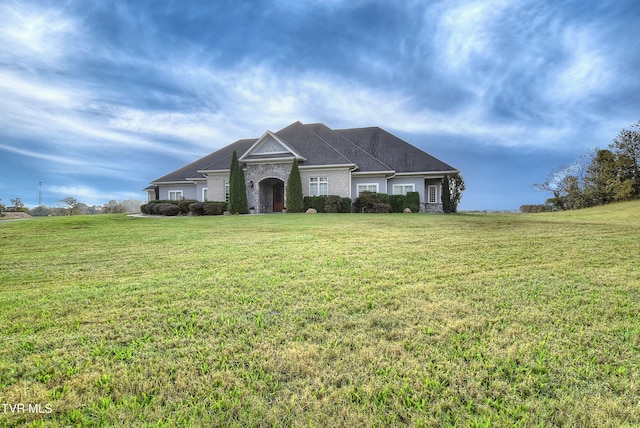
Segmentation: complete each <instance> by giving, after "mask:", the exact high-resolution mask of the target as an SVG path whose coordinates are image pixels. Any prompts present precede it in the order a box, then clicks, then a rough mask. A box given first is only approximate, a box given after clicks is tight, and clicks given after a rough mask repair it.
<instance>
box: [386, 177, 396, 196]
mask: <svg viewBox="0 0 640 428" xmlns="http://www.w3.org/2000/svg"><path fill="white" fill-rule="evenodd" d="M395 177H396V173H395V172H394V173H393V174H391V175H390V176H389V177H386V178H387V195H388V194H389V180H393V179H394V178H395Z"/></svg>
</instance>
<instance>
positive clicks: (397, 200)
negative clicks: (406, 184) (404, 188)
mask: <svg viewBox="0 0 640 428" xmlns="http://www.w3.org/2000/svg"><path fill="white" fill-rule="evenodd" d="M389 205H391V212H392V213H401V212H402V211H403V210H404V209H405V208H407V198H406V197H405V196H404V195H389Z"/></svg>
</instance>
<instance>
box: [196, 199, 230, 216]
mask: <svg viewBox="0 0 640 428" xmlns="http://www.w3.org/2000/svg"><path fill="white" fill-rule="evenodd" d="M228 206H229V204H228V203H226V202H214V201H207V202H194V203H192V204H190V205H189V212H190V213H191V215H194V216H201V215H222V213H224V212H225V211H227V208H228Z"/></svg>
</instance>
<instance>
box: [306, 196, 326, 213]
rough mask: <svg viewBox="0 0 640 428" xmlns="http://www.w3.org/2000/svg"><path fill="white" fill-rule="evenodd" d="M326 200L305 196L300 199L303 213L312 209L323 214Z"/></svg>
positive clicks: (324, 197)
mask: <svg viewBox="0 0 640 428" xmlns="http://www.w3.org/2000/svg"><path fill="white" fill-rule="evenodd" d="M326 200H327V197H326V196H305V197H304V198H303V199H302V203H303V206H304V210H305V211H306V210H308V209H309V208H313V209H315V210H316V211H318V212H319V213H323V212H324V204H325V202H326Z"/></svg>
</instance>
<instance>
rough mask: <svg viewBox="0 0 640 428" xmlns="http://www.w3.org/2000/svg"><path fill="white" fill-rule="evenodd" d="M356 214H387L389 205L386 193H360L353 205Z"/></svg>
mask: <svg viewBox="0 0 640 428" xmlns="http://www.w3.org/2000/svg"><path fill="white" fill-rule="evenodd" d="M353 208H354V210H355V212H357V213H389V212H391V204H390V203H389V195H387V194H386V193H374V192H362V193H360V196H358V197H357V198H356V201H355V202H354V203H353Z"/></svg>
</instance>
